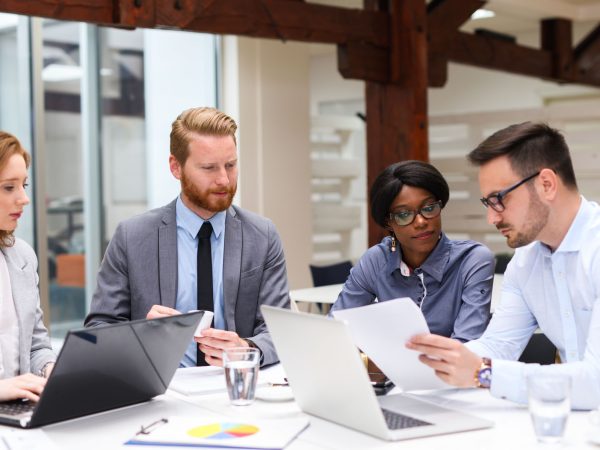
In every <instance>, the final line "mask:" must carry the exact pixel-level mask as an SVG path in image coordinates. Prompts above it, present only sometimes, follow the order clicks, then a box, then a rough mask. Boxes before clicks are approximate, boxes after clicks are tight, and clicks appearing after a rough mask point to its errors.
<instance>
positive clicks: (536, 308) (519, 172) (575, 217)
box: [407, 122, 600, 409]
mask: <svg viewBox="0 0 600 450" xmlns="http://www.w3.org/2000/svg"><path fill="white" fill-rule="evenodd" d="M469 160H470V161H471V162H472V163H473V164H475V165H477V166H479V187H480V191H481V193H482V195H483V198H482V199H481V202H482V203H483V205H484V206H485V207H486V208H487V219H488V222H489V223H490V224H492V225H494V226H495V227H496V228H497V229H498V230H499V231H500V232H501V233H502V235H503V236H504V237H506V242H507V244H508V245H509V246H510V247H512V248H516V249H517V250H516V251H515V255H514V256H513V258H512V260H511V261H510V263H509V265H508V267H507V269H506V272H505V274H504V282H503V284H502V300H501V302H500V305H499V306H498V307H497V308H496V310H495V311H494V315H493V317H492V320H491V322H490V324H489V326H488V327H487V329H486V331H485V332H484V333H483V335H482V336H481V337H480V338H479V339H476V340H474V341H471V342H469V343H467V344H465V345H463V344H461V343H460V342H458V341H454V340H451V339H448V338H445V337H442V336H435V335H432V334H428V335H420V336H416V337H414V338H412V339H411V340H410V342H408V343H407V347H408V348H411V349H414V350H417V351H419V352H420V353H421V356H420V359H421V361H422V362H423V363H424V364H427V365H428V366H430V367H432V368H433V369H434V370H435V372H436V374H437V375H438V376H439V377H440V378H441V379H442V380H444V381H446V382H447V383H449V384H452V385H455V386H462V387H470V386H478V387H483V388H489V389H490V391H491V393H492V395H494V396H496V397H500V398H506V399H509V400H513V401H516V402H519V403H525V402H527V383H526V382H525V380H526V379H527V377H532V378H535V377H543V376H546V375H554V374H564V375H567V376H569V377H570V378H571V389H572V391H571V394H572V397H571V406H572V407H573V408H574V409H593V408H597V407H598V406H599V405H600V207H599V206H598V204H596V203H594V202H590V201H588V200H586V199H585V198H584V197H583V196H582V195H580V193H579V191H578V189H577V182H576V179H575V173H574V171H573V164H572V162H571V156H570V154H569V149H568V147H567V144H566V143H565V140H564V138H563V136H562V135H561V134H560V133H559V132H558V131H557V130H555V129H553V128H550V127H549V126H547V125H545V124H536V123H531V122H525V123H521V124H517V125H511V126H509V127H507V128H505V129H503V130H500V131H498V132H496V133H494V134H493V135H492V136H490V137H489V138H487V139H486V140H485V141H483V142H482V143H481V144H480V145H479V146H478V147H477V148H476V149H475V150H473V151H472V152H471V153H470V154H469ZM537 328H539V329H540V330H541V331H542V332H543V333H544V334H546V336H547V337H548V338H549V339H550V340H551V341H552V343H553V344H554V345H555V346H556V348H557V349H558V351H559V355H560V359H561V361H562V364H551V365H547V366H540V365H538V364H524V363H521V362H518V361H517V359H518V358H519V356H520V355H521V352H522V351H523V348H524V347H525V345H526V344H527V342H528V341H529V338H530V337H531V335H532V334H533V333H534V332H535V330H536V329H537Z"/></svg>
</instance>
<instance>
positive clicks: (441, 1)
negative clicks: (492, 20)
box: [427, 0, 487, 50]
mask: <svg viewBox="0 0 600 450" xmlns="http://www.w3.org/2000/svg"><path fill="white" fill-rule="evenodd" d="M486 3H487V2H486V1H485V0H432V1H431V2H430V3H429V4H428V5H427V26H428V27H429V30H430V33H429V45H430V46H433V47H435V48H436V49H438V50H441V49H443V48H444V47H446V46H447V44H448V43H449V42H450V40H451V39H452V37H453V36H454V33H456V31H457V30H458V29H459V28H460V27H461V26H462V25H463V24H464V23H465V22H467V21H468V20H469V19H470V17H471V15H472V14H473V13H474V12H475V11H477V10H478V9H480V8H483V6H485V4H486Z"/></svg>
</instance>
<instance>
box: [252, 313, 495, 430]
mask: <svg viewBox="0 0 600 450" xmlns="http://www.w3.org/2000/svg"><path fill="white" fill-rule="evenodd" d="M261 310H262V313H263V316H264V318H265V321H266V323H267V327H268V328H269V331H270V333H271V336H272V337H273V342H274V344H275V349H276V350H277V353H278V355H279V359H280V360H281V363H282V364H283V368H284V369H285V372H286V375H287V378H288V380H289V383H290V386H291V388H292V390H293V392H294V397H295V398H296V402H297V403H298V405H299V406H300V408H301V409H302V410H303V411H304V412H306V413H308V414H312V415H315V416H318V417H321V418H323V419H326V420H330V421H332V422H335V423H338V424H340V425H344V426H346V427H348V428H352V429H354V430H358V431H362V432H364V433H367V434H370V435H373V436H376V437H378V438H381V439H385V440H389V441H398V440H403V439H412V438H417V437H422V436H432V435H437V434H446V433H455V432H458V431H467V430H477V429H482V428H489V427H491V426H493V423H492V422H490V421H488V420H484V419H480V418H478V417H474V416H471V415H469V414H465V413H463V412H459V411H455V410H451V409H447V408H443V407H440V406H437V405H435V404H433V403H430V402H428V401H424V400H420V399H417V398H415V397H411V396H410V395H405V394H396V395H388V396H383V397H377V396H376V395H375V392H374V390H373V387H372V386H371V382H370V380H369V375H368V374H367V371H366V370H365V366H364V364H363V362H362V360H361V358H360V356H359V353H358V350H357V348H356V346H355V345H354V343H353V341H352V338H351V335H350V332H349V330H348V326H347V324H346V323H345V322H343V321H339V320H335V319H328V318H326V317H324V316H319V315H313V314H306V313H300V312H292V311H290V310H287V309H280V308H273V307H270V306H262V307H261ZM398 345H402V344H401V343H399V344H398Z"/></svg>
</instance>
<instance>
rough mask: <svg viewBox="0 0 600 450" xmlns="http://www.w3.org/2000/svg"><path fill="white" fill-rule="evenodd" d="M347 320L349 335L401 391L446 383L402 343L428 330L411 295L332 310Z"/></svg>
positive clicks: (439, 385)
mask: <svg viewBox="0 0 600 450" xmlns="http://www.w3.org/2000/svg"><path fill="white" fill-rule="evenodd" d="M332 314H333V316H334V317H335V318H336V319H338V320H344V321H346V322H347V323H348V325H349V328H350V333H351V334H352V339H353V340H354V343H355V344H356V346H357V347H358V348H360V349H361V350H362V351H363V352H364V353H365V354H366V355H367V356H368V357H369V359H371V360H372V361H373V362H374V363H375V364H376V365H377V366H378V367H379V368H380V369H381V371H382V372H383V373H384V374H386V375H387V377H388V378H389V379H390V380H392V382H393V383H394V384H395V385H396V387H398V388H399V389H401V390H402V391H412V390H420V389H442V388H447V387H449V386H448V385H447V384H446V383H444V382H443V381H442V380H440V379H439V378H438V377H437V376H436V375H435V373H434V371H433V369H431V368H430V367H428V366H426V365H425V364H423V363H422V362H420V361H419V359H418V357H419V353H418V352H416V351H414V350H409V349H407V348H406V347H405V346H404V344H405V343H406V341H408V340H409V339H410V338H411V337H412V336H414V335H416V334H422V333H429V327H428V326H427V322H426V321H425V317H423V313H422V312H421V310H420V309H419V307H418V306H417V305H415V303H414V302H413V301H412V300H411V299H410V298H399V299H395V300H389V301H385V302H378V303H373V304H371V305H367V306H361V307H358V308H350V309H344V310H339V311H333V313H332Z"/></svg>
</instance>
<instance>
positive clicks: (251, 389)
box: [223, 347, 260, 406]
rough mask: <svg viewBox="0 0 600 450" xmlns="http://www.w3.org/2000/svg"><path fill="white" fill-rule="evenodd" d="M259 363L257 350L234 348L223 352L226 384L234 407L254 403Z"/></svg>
mask: <svg viewBox="0 0 600 450" xmlns="http://www.w3.org/2000/svg"><path fill="white" fill-rule="evenodd" d="M259 362H260V352H259V350H258V349H257V348H247V347H234V348H229V349H227V350H225V351H224V352H223V368H224V369H225V382H226V383H227V393H228V394H229V400H230V401H231V404H232V405H235V406H245V405H249V404H251V403H252V402H253V401H254V393H255V392H256V380H257V378H258V367H259Z"/></svg>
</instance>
